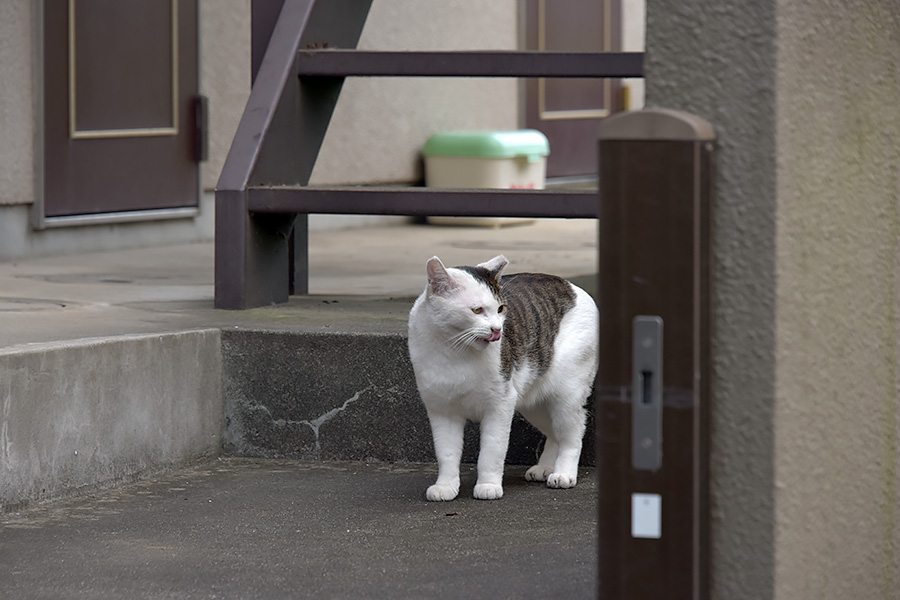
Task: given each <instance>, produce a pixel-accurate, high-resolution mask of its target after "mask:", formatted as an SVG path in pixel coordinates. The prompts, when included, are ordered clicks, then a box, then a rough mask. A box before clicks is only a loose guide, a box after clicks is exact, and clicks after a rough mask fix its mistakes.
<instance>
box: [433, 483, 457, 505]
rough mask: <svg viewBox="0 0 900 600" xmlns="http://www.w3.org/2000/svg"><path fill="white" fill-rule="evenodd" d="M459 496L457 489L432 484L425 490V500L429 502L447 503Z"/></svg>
mask: <svg viewBox="0 0 900 600" xmlns="http://www.w3.org/2000/svg"><path fill="white" fill-rule="evenodd" d="M458 494H459V487H453V486H451V485H438V484H434V485H433V486H431V487H429V488H428V489H427V490H425V498H426V499H427V500H429V501H431V502H449V501H450V500H453V499H454V498H456V496H457V495H458Z"/></svg>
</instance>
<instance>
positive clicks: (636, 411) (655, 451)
mask: <svg viewBox="0 0 900 600" xmlns="http://www.w3.org/2000/svg"><path fill="white" fill-rule="evenodd" d="M631 339H632V354H631V369H632V371H631V373H632V380H631V381H632V383H631V466H632V467H634V468H635V469H639V470H642V471H658V470H659V468H660V467H661V466H662V390H663V353H662V351H663V320H662V318H660V317H657V316H637V317H635V318H634V320H633V321H632V338H631Z"/></svg>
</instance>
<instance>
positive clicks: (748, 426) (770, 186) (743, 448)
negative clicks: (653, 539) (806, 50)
mask: <svg viewBox="0 0 900 600" xmlns="http://www.w3.org/2000/svg"><path fill="white" fill-rule="evenodd" d="M647 4H648V6H647V55H646V78H647V103H648V105H650V106H656V107H666V108H673V109H681V110H686V111H688V112H692V113H695V114H697V115H699V116H701V117H703V118H705V119H707V120H709V121H710V122H711V123H712V124H713V126H714V127H715V128H716V133H717V135H718V148H719V150H718V155H717V170H718V173H717V181H716V185H717V189H716V203H715V206H714V227H713V229H714V231H715V237H714V245H715V267H714V281H715V283H714V286H715V291H714V298H713V301H714V305H715V309H714V310H715V316H714V321H713V329H714V332H715V333H714V340H713V382H712V383H713V394H714V402H715V404H714V406H713V407H712V409H711V419H712V425H711V429H712V440H711V452H712V456H711V465H710V469H711V472H712V473H711V477H712V481H711V494H712V552H711V554H712V556H713V557H714V558H713V561H714V565H713V572H712V579H713V592H714V593H713V597H714V598H722V599H724V598H729V599H734V600H739V599H743V598H746V599H750V598H754V599H760V598H770V597H771V596H772V590H773V586H774V581H773V570H774V530H773V521H774V489H773V481H774V471H773V465H774V460H775V457H774V435H773V430H772V427H773V418H774V398H775V367H776V365H775V340H776V332H775V297H776V280H775V212H776V199H777V196H776V174H775V154H776V147H775V140H776V131H775V113H776V110H775V89H774V86H775V71H776V66H777V62H776V39H775V35H776V32H775V23H776V10H775V9H776V7H775V0H760V1H758V2H753V3H749V2H741V1H734V2H728V3H723V2H721V1H720V0H698V1H697V2H691V3H685V2H681V1H680V0H655V1H654V2H648V3H647Z"/></svg>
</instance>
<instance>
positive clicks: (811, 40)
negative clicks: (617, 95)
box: [647, 0, 900, 600]
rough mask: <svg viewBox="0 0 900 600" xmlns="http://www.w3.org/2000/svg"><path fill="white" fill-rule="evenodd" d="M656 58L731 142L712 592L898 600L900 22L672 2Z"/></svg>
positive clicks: (655, 14) (651, 80) (721, 253)
mask: <svg viewBox="0 0 900 600" xmlns="http://www.w3.org/2000/svg"><path fill="white" fill-rule="evenodd" d="M647 52H648V57H647V59H648V60H647V87H648V101H649V102H648V103H649V104H650V105H653V106H666V107H670V108H678V109H683V110H688V111H691V112H694V113H697V114H699V115H701V116H703V117H706V118H707V119H709V120H710V121H711V122H712V123H713V124H714V125H715V126H716V128H717V131H718V134H719V136H720V144H719V147H720V151H719V156H718V160H719V163H718V166H719V174H718V180H717V185H718V189H717V194H718V198H717V203H716V207H715V209H716V217H715V228H716V232H715V261H716V267H715V277H716V286H717V288H716V294H715V299H714V301H715V317H714V322H715V342H714V352H715V359H714V361H715V367H714V377H715V380H714V382H713V386H714V390H715V403H716V404H715V406H714V407H713V424H712V428H713V439H712V453H713V454H712V494H713V497H712V510H713V523H712V528H713V529H712V532H713V548H712V561H713V567H712V581H713V597H714V598H728V599H729V600H731V599H735V598H783V599H791V600H793V599H795V598H815V599H817V600H818V599H821V598H834V599H837V598H849V597H858V598H863V597H865V598H885V599H886V598H896V593H897V589H898V585H900V575H898V555H900V532H898V521H900V519H898V516H900V507H898V497H900V496H898V485H900V484H898V462H900V456H898V451H900V449H898V446H900V444H898V437H900V434H898V426H900V424H898V381H897V371H898V364H897V359H898V353H897V320H896V311H897V301H898V294H900V287H898V247H900V214H898V194H900V151H898V148H900V145H898V144H897V139H900V112H898V110H897V106H898V105H900V18H898V13H897V11H896V8H895V7H893V6H892V5H891V3H888V2H883V1H877V0H855V1H852V2H837V1H824V2H813V1H812V0H807V1H796V0H793V1H789V0H765V1H761V2H755V3H743V2H728V3H722V2H718V1H715V0H702V1H700V2H694V3H690V4H686V3H681V2H675V1H674V0H659V1H657V2H651V3H649V6H648V31H647Z"/></svg>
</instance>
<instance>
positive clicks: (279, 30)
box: [216, 0, 371, 309]
mask: <svg viewBox="0 0 900 600" xmlns="http://www.w3.org/2000/svg"><path fill="white" fill-rule="evenodd" d="M370 5H371V1H370V0H328V1H327V2H325V1H320V2H316V1H315V0H284V5H283V6H282V8H281V12H280V13H279V16H278V20H277V21H276V23H275V26H274V29H273V30H272V32H271V37H270V39H269V44H268V46H267V48H266V52H265V56H264V57H263V59H262V62H261V63H260V65H259V70H258V71H257V73H256V78H255V80H254V84H253V89H252V90H251V92H250V98H249V100H248V101H247V108H246V109H245V111H244V115H243V117H242V118H241V122H240V123H239V125H238V129H237V132H236V133H235V137H234V141H233V142H232V145H231V150H230V151H229V153H228V158H227V159H226V161H225V165H224V167H223V168H222V175H221V176H220V178H219V183H218V185H217V186H216V307H217V308H229V309H243V308H250V307H253V306H262V305H266V304H273V303H277V302H285V301H287V299H288V293H289V289H290V288H291V287H293V288H294V289H295V290H296V291H298V292H301V293H302V292H305V291H306V280H305V279H303V280H302V281H300V280H299V279H300V277H298V275H301V276H302V275H303V274H304V273H305V267H304V265H305V264H306V256H307V254H306V253H307V248H306V239H305V231H303V232H300V235H299V236H295V241H294V244H293V245H292V250H291V244H289V241H288V240H289V238H290V236H291V235H293V233H292V230H293V228H294V226H295V213H293V212H291V213H284V214H271V215H257V216H253V215H251V214H250V213H249V212H248V211H247V210H246V208H247V207H246V200H247V196H246V190H247V188H248V187H249V186H252V185H270V186H289V185H306V184H308V183H309V176H310V174H311V173H312V169H313V166H314V165H315V160H316V157H317V156H318V153H319V148H320V147H321V145H322V141H323V140H324V137H325V131H326V130H327V128H328V122H329V120H330V119H331V114H332V111H333V110H334V106H335V104H336V103H337V98H338V95H339V94H340V89H341V86H342V84H343V78H341V77H311V78H302V79H301V78H300V77H298V76H297V67H296V63H297V53H298V52H299V50H301V49H303V48H307V47H319V48H320V47H338V48H341V47H343V48H353V47H355V46H356V43H357V41H358V40H359V35H360V33H361V32H362V28H363V25H364V24H365V21H366V17H367V15H368V12H369V7H370ZM260 140H262V141H260ZM242 207H243V209H244V210H242V209H241V208H242ZM305 224H306V221H305V220H301V226H304V227H305ZM289 250H291V251H292V253H293V256H289Z"/></svg>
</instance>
